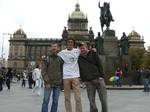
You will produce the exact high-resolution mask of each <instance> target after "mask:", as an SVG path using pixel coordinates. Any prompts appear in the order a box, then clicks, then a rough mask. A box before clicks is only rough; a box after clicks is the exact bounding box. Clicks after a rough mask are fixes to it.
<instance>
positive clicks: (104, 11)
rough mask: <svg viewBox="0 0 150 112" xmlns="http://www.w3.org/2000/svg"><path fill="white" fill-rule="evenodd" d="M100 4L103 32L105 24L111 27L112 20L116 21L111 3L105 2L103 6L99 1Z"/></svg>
mask: <svg viewBox="0 0 150 112" xmlns="http://www.w3.org/2000/svg"><path fill="white" fill-rule="evenodd" d="M98 6H99V8H100V9H101V15H100V21H101V27H102V32H103V27H104V25H106V27H107V28H109V26H110V22H111V21H114V19H113V17H112V14H111V12H110V6H109V3H106V2H104V4H103V6H102V7H101V6H100V2H99V4H98Z"/></svg>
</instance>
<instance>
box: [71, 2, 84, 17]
mask: <svg viewBox="0 0 150 112" xmlns="http://www.w3.org/2000/svg"><path fill="white" fill-rule="evenodd" d="M75 7H76V8H75V11H73V12H72V13H71V17H70V18H71V19H85V18H86V16H85V14H84V13H83V12H82V11H80V5H79V3H77V4H76V5H75Z"/></svg>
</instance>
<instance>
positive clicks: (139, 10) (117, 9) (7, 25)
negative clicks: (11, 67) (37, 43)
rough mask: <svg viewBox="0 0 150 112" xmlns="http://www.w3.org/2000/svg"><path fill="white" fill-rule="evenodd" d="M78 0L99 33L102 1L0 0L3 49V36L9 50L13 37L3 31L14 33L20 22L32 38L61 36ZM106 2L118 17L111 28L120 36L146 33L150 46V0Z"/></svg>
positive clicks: (147, 43) (0, 26)
mask: <svg viewBox="0 0 150 112" xmlns="http://www.w3.org/2000/svg"><path fill="white" fill-rule="evenodd" d="M77 1H78V2H79V4H80V9H81V11H83V12H84V13H85V14H87V16H88V21H89V24H88V26H89V27H91V26H92V27H93V30H94V33H95V35H97V32H99V31H101V28H100V22H99V17H100V9H99V8H98V2H99V0H0V52H1V46H2V37H3V36H4V38H5V40H4V43H5V49H4V52H5V53H6V54H7V52H8V50H7V49H8V39H9V36H8V35H3V33H11V34H13V33H14V32H15V31H16V30H17V29H19V28H20V25H21V27H22V29H23V30H24V32H25V33H26V34H27V36H28V38H31V37H32V38H61V35H62V31H63V28H64V26H67V20H68V15H69V14H71V13H72V11H74V9H75V4H76V3H77ZM104 1H105V2H110V10H111V12H112V15H113V18H114V19H115V22H112V23H111V25H110V29H114V30H115V31H116V36H117V37H118V38H120V37H121V36H122V32H125V33H126V34H127V35H128V34H129V33H130V32H131V31H132V30H133V29H134V30H135V31H137V32H138V33H139V34H140V35H141V36H144V40H145V42H146V44H145V46H148V45H150V39H149V38H150V37H149V36H150V31H149V30H150V22H149V21H150V13H149V10H150V7H149V0H100V2H101V5H103V2H104ZM0 55H1V53H0ZM5 56H7V55H5Z"/></svg>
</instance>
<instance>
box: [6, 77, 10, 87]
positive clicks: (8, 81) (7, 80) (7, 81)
mask: <svg viewBox="0 0 150 112" xmlns="http://www.w3.org/2000/svg"><path fill="white" fill-rule="evenodd" d="M6 85H7V88H8V89H10V79H6Z"/></svg>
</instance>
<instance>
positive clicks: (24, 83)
mask: <svg viewBox="0 0 150 112" xmlns="http://www.w3.org/2000/svg"><path fill="white" fill-rule="evenodd" d="M21 86H22V87H25V86H26V82H25V80H24V79H23V80H22V85H21Z"/></svg>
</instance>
